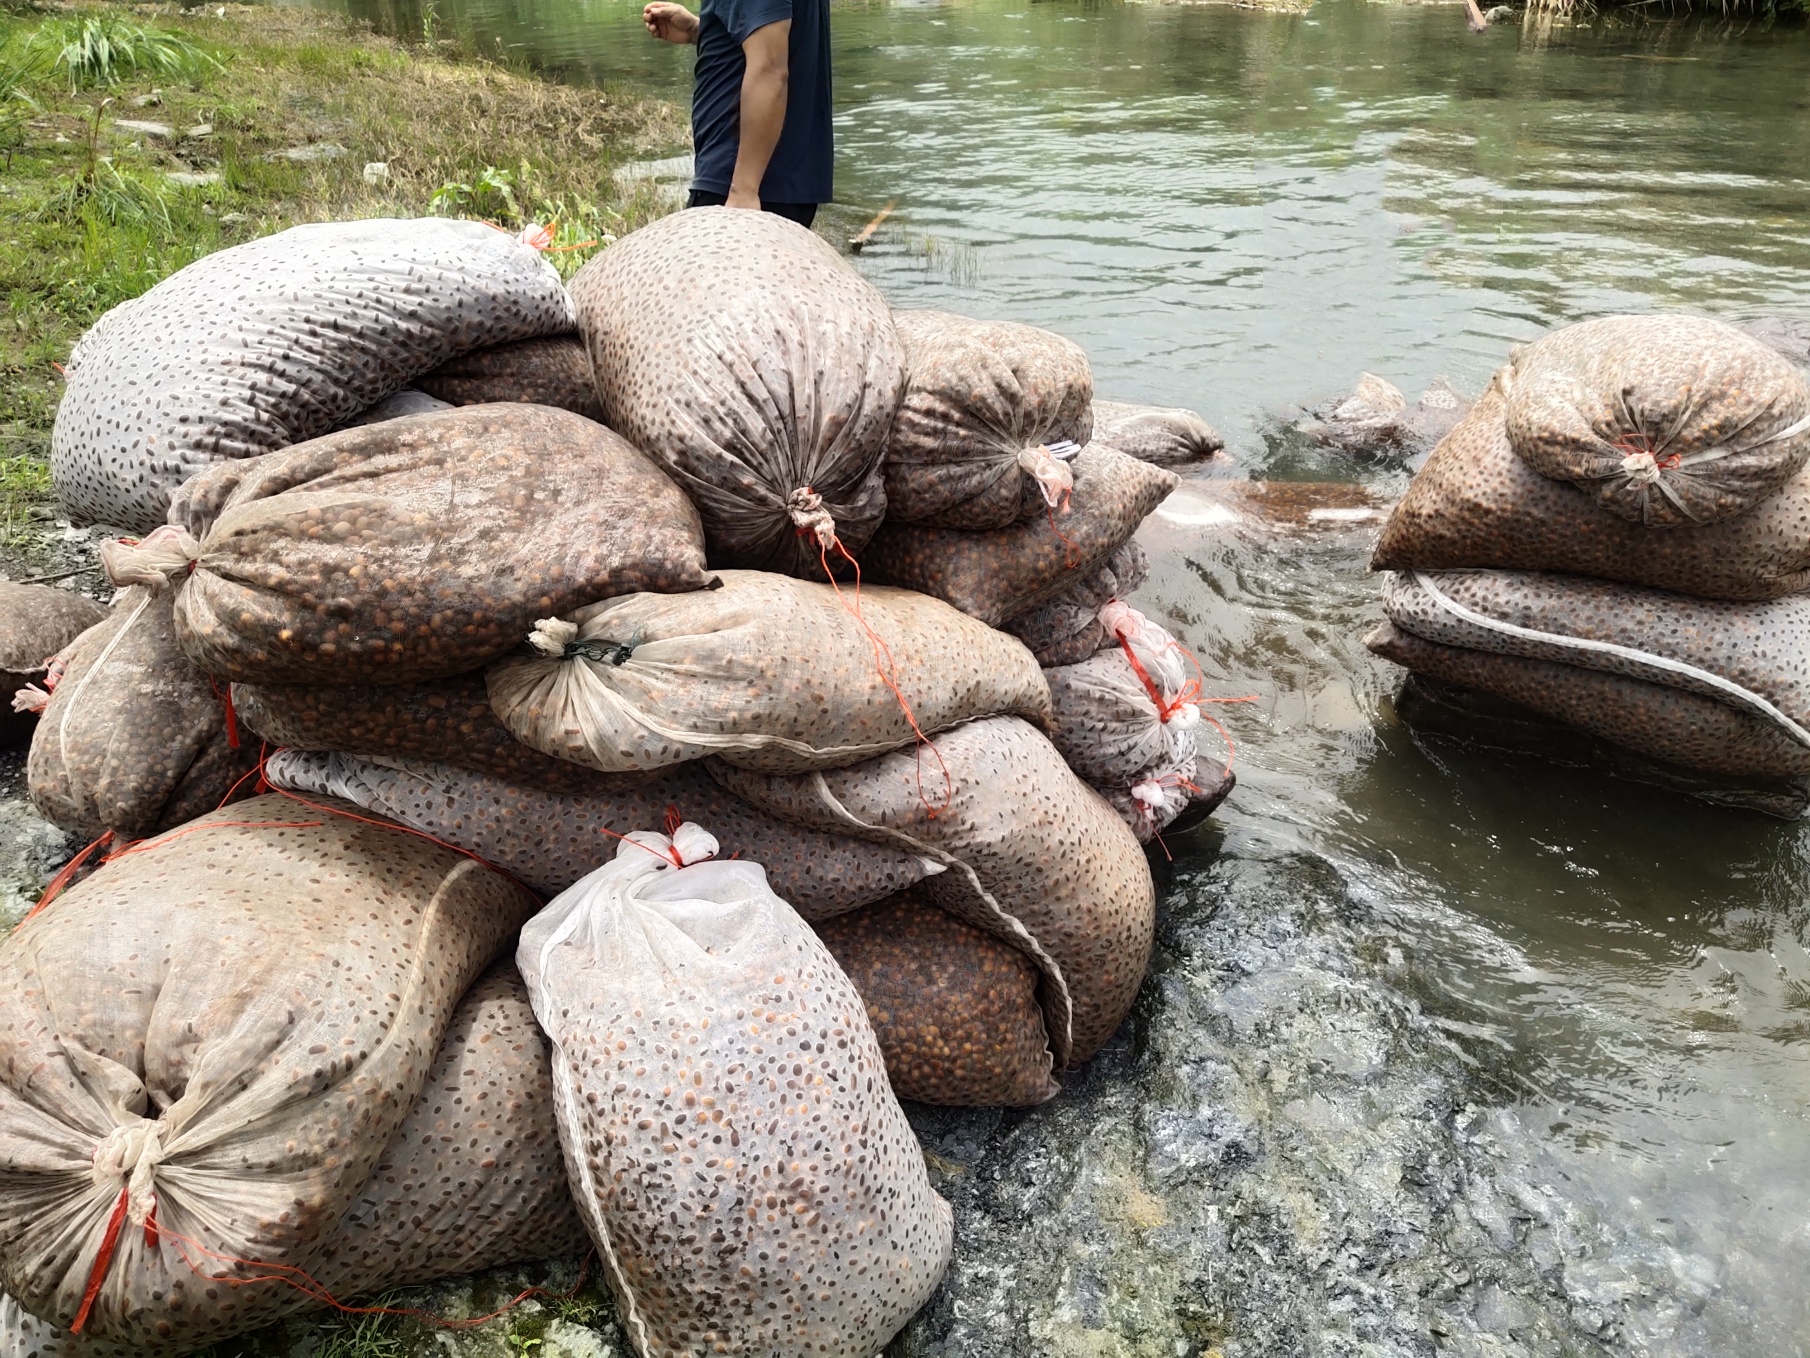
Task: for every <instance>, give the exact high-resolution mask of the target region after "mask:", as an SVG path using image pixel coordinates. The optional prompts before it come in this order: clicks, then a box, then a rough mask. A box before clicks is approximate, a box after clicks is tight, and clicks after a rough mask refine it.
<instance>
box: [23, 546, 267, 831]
mask: <svg viewBox="0 0 1810 1358" xmlns="http://www.w3.org/2000/svg"><path fill="white" fill-rule="evenodd" d="M173 596H174V591H173V590H172V589H171V588H170V587H169V586H168V585H167V584H164V583H163V582H162V581H161V578H159V582H158V584H157V585H156V586H155V587H153V586H150V585H134V586H132V587H130V588H128V589H126V590H124V591H122V592H121V594H120V596H119V598H118V600H117V601H116V602H115V603H114V605H113V612H112V613H111V614H110V615H109V616H108V617H107V618H106V619H105V620H104V621H102V622H100V623H98V624H97V625H95V626H94V627H91V628H89V629H88V630H87V631H86V632H84V633H82V635H81V636H80V637H78V638H77V639H76V641H75V643H74V644H73V645H72V646H71V647H70V648H69V650H68V651H67V652H66V653H65V654H66V663H65V666H64V670H63V675H62V678H61V679H60V680H59V681H58V683H57V686H56V691H55V692H54V693H52V694H51V695H50V701H49V702H48V703H47V704H46V706H45V708H44V713H43V715H42V716H41V717H40V718H39V719H38V729H37V730H36V731H35V732H34V733H33V735H32V741H31V754H30V755H29V756H28V758H27V759H26V765H25V769H26V782H27V785H28V787H29V788H30V792H31V800H32V805H34V806H35V807H37V809H38V814H39V815H41V816H43V817H44V819H45V820H47V821H49V822H50V823H51V824H53V825H55V826H58V827H59V828H61V829H64V830H67V831H68V832H69V833H70V834H72V835H75V836H76V837H77V838H79V839H95V838H98V837H99V836H100V835H101V834H102V833H103V832H105V831H108V830H111V831H112V832H113V833H114V834H115V835H117V836H118V837H119V838H121V839H136V838H138V837H139V836H141V835H148V834H155V833H157V832H158V831H160V830H167V829H169V828H170V827H172V826H176V825H180V824H182V823H183V822H184V821H186V820H190V819H192V818H194V817H195V816H199V815H200V814H201V813H202V812H204V811H212V810H213V809H214V808H215V807H217V806H219V805H220V804H221V802H222V801H224V800H225V798H226V797H227V796H228V795H229V794H230V793H231V792H232V790H233V788H234V786H235V785H236V784H238V783H239V781H240V779H241V778H243V777H244V776H245V775H246V774H247V773H249V772H250V771H251V769H252V768H253V767H254V766H255V765H256V764H257V758H258V749H257V742H256V741H253V740H248V739H245V738H244V736H243V735H242V734H241V733H240V732H238V731H237V730H236V729H229V726H228V720H227V707H226V698H225V694H226V690H225V686H224V685H221V686H218V688H217V687H216V685H215V684H214V682H213V681H212V680H211V679H209V678H208V676H207V675H205V674H203V673H202V672H201V671H200V670H198V669H196V668H195V666H194V664H193V663H191V662H190V660H189V658H188V657H187V656H186V655H184V654H183V653H182V648H181V647H180V646H178V645H177V644H176V628H175V624H174V622H173V621H172V618H171V608H172V606H173V604H174V597H173ZM235 738H236V739H237V740H238V745H237V747H235V746H234V744H233V741H234V739H235Z"/></svg>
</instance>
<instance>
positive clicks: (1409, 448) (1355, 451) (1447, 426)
mask: <svg viewBox="0 0 1810 1358" xmlns="http://www.w3.org/2000/svg"><path fill="white" fill-rule="evenodd" d="M1472 404H1473V402H1472V401H1471V399H1470V398H1467V397H1465V396H1462V395H1460V394H1459V393H1458V392H1457V391H1456V390H1454V389H1453V387H1452V385H1451V383H1450V382H1448V381H1447V380H1446V379H1445V378H1443V377H1436V378H1434V379H1433V382H1432V385H1431V386H1429V387H1428V388H1427V389H1426V390H1425V391H1423V392H1422V393H1421V394H1420V399H1419V400H1417V401H1415V402H1414V403H1413V404H1412V405H1410V404H1409V403H1408V398H1407V397H1406V396H1405V395H1403V394H1402V391H1401V389H1400V388H1399V387H1397V386H1395V385H1394V384H1393V383H1391V382H1388V381H1385V380H1384V379H1383V378H1380V377H1378V376H1376V375H1375V374H1374V373H1364V374H1363V375H1361V376H1360V377H1359V378H1358V381H1357V385H1356V386H1355V387H1354V388H1353V389H1352V390H1351V391H1350V392H1349V393H1348V394H1346V395H1343V396H1339V397H1335V398H1334V399H1333V400H1331V401H1329V402H1327V404H1325V405H1324V406H1321V407H1318V408H1317V409H1315V410H1313V411H1311V412H1310V413H1309V415H1308V418H1306V419H1305V420H1303V421H1301V422H1300V424H1299V426H1298V428H1299V429H1300V431H1301V432H1302V433H1303V434H1305V435H1307V436H1308V437H1309V438H1311V439H1313V440H1314V441H1315V442H1316V443H1319V444H1321V445H1323V446H1325V447H1328V448H1337V449H1340V450H1341V451H1343V452H1347V453H1351V454H1352V455H1354V456H1357V457H1363V458H1376V459H1390V460H1401V461H1408V462H1412V461H1413V460H1415V459H1417V458H1420V457H1424V456H1425V455H1426V454H1427V453H1429V452H1431V451H1432V450H1433V446H1434V445H1435V444H1436V443H1438V442H1439V440H1440V439H1442V438H1444V437H1445V436H1446V435H1447V434H1448V433H1450V432H1451V430H1452V428H1453V426H1455V425H1456V424H1457V423H1458V421H1459V420H1461V419H1463V418H1464V415H1465V412H1466V411H1468V410H1469V409H1470V408H1471V406H1472Z"/></svg>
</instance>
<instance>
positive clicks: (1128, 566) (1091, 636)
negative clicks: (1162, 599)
mask: <svg viewBox="0 0 1810 1358" xmlns="http://www.w3.org/2000/svg"><path fill="white" fill-rule="evenodd" d="M1149 578H1150V558H1149V557H1147V556H1145V555H1144V549H1143V548H1142V547H1140V546H1138V544H1137V542H1136V540H1135V539H1134V540H1133V541H1131V542H1127V543H1126V544H1125V545H1124V546H1123V547H1121V548H1119V550H1118V551H1116V552H1114V553H1113V554H1112V555H1111V556H1110V557H1108V558H1107V560H1106V564H1105V565H1103V566H1101V567H1100V568H1099V569H1098V570H1097V571H1095V572H1094V573H1093V574H1092V575H1090V576H1088V577H1087V579H1085V580H1082V581H1080V582H1078V583H1077V584H1074V585H1072V586H1070V587H1069V588H1068V589H1066V590H1064V591H1063V592H1062V593H1060V594H1058V595H1057V596H1056V597H1055V598H1053V599H1051V600H1050V601H1049V602H1048V603H1046V604H1039V605H1038V606H1037V607H1036V608H1033V609H1032V610H1031V611H1030V612H1028V613H1020V614H1019V615H1018V616H1017V617H1015V618H1013V619H1011V620H1010V621H1009V622H1007V623H1006V624H1005V630H1006V631H1008V632H1010V633H1011V634H1012V635H1013V636H1015V637H1017V638H1018V639H1019V640H1020V641H1022V642H1023V643H1024V644H1025V645H1026V646H1028V647H1029V648H1030V651H1031V654H1032V655H1034V656H1036V657H1037V663H1038V664H1039V665H1042V666H1044V667H1045V668H1046V669H1047V668H1049V667H1050V666H1052V665H1073V664H1075V663H1076V662H1077V661H1081V660H1085V659H1087V657H1088V656H1090V655H1092V654H1093V653H1094V652H1095V651H1098V650H1099V649H1100V648H1101V647H1103V646H1111V645H1113V639H1112V636H1111V634H1110V633H1108V632H1107V630H1106V625H1105V624H1104V623H1102V622H1101V621H1100V609H1101V608H1103V607H1104V606H1105V605H1107V604H1109V603H1111V602H1112V601H1113V600H1114V599H1123V598H1125V597H1126V596H1127V595H1129V594H1130V593H1131V592H1132V591H1133V590H1135V589H1136V588H1137V587H1138V586H1139V585H1141V584H1143V583H1144V581H1145V580H1147V579H1149Z"/></svg>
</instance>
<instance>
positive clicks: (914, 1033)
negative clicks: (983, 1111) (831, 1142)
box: [816, 892, 1057, 1107]
mask: <svg viewBox="0 0 1810 1358" xmlns="http://www.w3.org/2000/svg"><path fill="white" fill-rule="evenodd" d="M816 928H817V934H818V937H820V938H822V939H823V942H824V946H826V947H827V948H828V949H829V950H830V952H831V953H833V954H834V955H835V958H836V961H837V962H839V963H840V964H841V965H842V970H843V971H845V972H847V973H848V978H849V980H851V981H853V982H854V983H855V989H856V990H858V991H860V992H861V999H862V1001H863V1002H864V1003H865V1004H866V1005H867V1017H868V1019H869V1020H870V1021H871V1022H872V1023H873V1025H874V1035H875V1036H876V1037H878V1038H879V1039H880V1050H881V1051H882V1052H884V1053H885V1054H886V1075H887V1078H888V1079H890V1080H891V1081H892V1090H893V1093H895V1094H897V1095H898V1096H899V1097H900V1098H902V1099H917V1100H918V1101H920V1102H922V1103H943V1104H956V1105H970V1106H974V1107H992V1106H995V1105H1001V1106H1005V1107H1019V1106H1023V1105H1027V1104H1033V1103H1042V1102H1043V1101H1044V1100H1045V1099H1047V1098H1050V1097H1051V1096H1053V1095H1054V1094H1055V1093H1056V1092H1057V1085H1056V1082H1055V1080H1054V1079H1052V1078H1051V1076H1050V1061H1051V1056H1050V1044H1049V1037H1048V1035H1047V1034H1046V1033H1045V1032H1044V1028H1043V1011H1042V1010H1041V1009H1039V1008H1038V1007H1037V968H1036V967H1034V966H1032V965H1031V963H1030V960H1029V959H1028V958H1026V957H1025V955H1024V954H1023V953H1021V952H1019V951H1018V949H1016V948H1014V947H1013V946H1012V945H1011V944H1009V943H1003V942H1001V941H1000V940H999V939H997V938H995V937H993V935H991V934H989V933H986V932H984V931H983V930H980V929H976V928H975V927H974V926H973V925H970V924H963V923H962V922H961V921H959V920H957V919H955V918H953V917H951V916H950V915H948V914H947V913H945V912H944V911H942V910H940V909H938V908H937V907H936V906H934V905H931V904H930V903H928V902H927V901H924V900H922V899H921V898H919V897H918V896H916V895H914V894H912V893H910V892H906V893H904V894H902V895H898V896H894V897H892V898H891V899H890V900H886V901H881V902H880V903H879V904H877V905H870V906H868V907H867V908H866V909H863V910H856V911H853V912H851V913H849V914H846V915H840V916H838V917H837V918H835V919H833V920H829V921H827V922H825V923H823V924H819V925H817V926H816Z"/></svg>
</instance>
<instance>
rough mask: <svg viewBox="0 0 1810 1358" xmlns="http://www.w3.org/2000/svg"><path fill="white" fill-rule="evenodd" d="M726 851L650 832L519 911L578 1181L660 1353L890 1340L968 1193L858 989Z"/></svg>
mask: <svg viewBox="0 0 1810 1358" xmlns="http://www.w3.org/2000/svg"><path fill="white" fill-rule="evenodd" d="M717 848H718V845H717V844H716V842H715V841H714V840H712V839H711V837H710V836H709V835H708V834H705V833H704V832H703V831H702V830H700V829H699V828H698V827H697V826H695V825H689V824H687V825H680V826H678V827H676V829H675V831H674V834H673V837H672V838H671V839H668V838H667V837H666V836H665V835H661V834H652V833H647V832H644V831H637V832H636V833H635V835H634V842H632V843H624V844H622V845H621V846H620V847H619V848H618V850H617V855H616V857H615V858H614V859H612V860H611V861H610V862H609V863H607V864H605V865H604V866H603V867H601V868H599V869H598V870H597V871H596V872H594V873H592V874H591V875H590V876H589V877H587V878H585V879H584V880H583V881H582V882H580V883H579V884H578V885H576V886H574V887H573V888H572V889H571V890H569V891H567V892H565V893H563V894H562V895H561V896H560V897H559V898H558V899H557V900H555V901H553V902H552V904H550V905H548V906H547V908H546V909H545V910H543V911H542V912H541V913H540V914H538V915H536V916H535V917H534V919H532V920H530V921H529V922H528V924H527V926H526V927H525V928H523V930H522V940H521V944H520V946H519V947H517V949H516V964H517V965H518V966H520V967H521V969H522V978H523V979H524V980H525V981H526V982H527V983H528V993H529V995H530V996H531V997H532V998H533V1001H534V1013H535V1016H536V1017H537V1018H539V1019H540V1022H541V1026H542V1028H544V1029H545V1030H546V1032H547V1034H548V1036H549V1037H551V1038H552V1040H553V1048H554V1050H553V1087H554V1095H555V1112H556V1116H557V1118H558V1122H559V1135H560V1141H561V1143H562V1144H563V1145H564V1146H565V1150H566V1164H567V1168H568V1171H569V1173H570V1177H571V1181H572V1196H573V1197H574V1198H575V1199H576V1200H577V1202H578V1209H579V1211H580V1212H581V1213H583V1215H584V1218H585V1224H586V1226H587V1227H588V1228H589V1229H590V1233H591V1238H592V1239H593V1240H594V1241H596V1243H597V1248H598V1252H599V1253H600V1254H601V1255H602V1256H603V1259H604V1263H605V1266H606V1268H607V1270H608V1274H609V1279H610V1283H611V1286H612V1287H613V1289H614V1291H615V1293H616V1301H617V1306H618V1309H619V1311H620V1313H621V1319H622V1328H623V1330H624V1332H625V1333H626V1334H627V1335H629V1336H630V1342H631V1343H632V1344H633V1345H634V1346H635V1348H636V1350H637V1352H639V1353H640V1354H642V1355H643V1358H693V1356H694V1355H704V1354H709V1353H733V1354H746V1355H749V1358H753V1355H766V1354H813V1355H817V1356H818V1358H871V1355H873V1354H875V1353H878V1352H879V1351H880V1350H881V1349H882V1348H884V1347H885V1346H886V1343H887V1341H888V1340H889V1339H891V1338H892V1336H893V1335H894V1334H895V1333H896V1332H897V1331H898V1330H899V1328H900V1327H901V1326H902V1325H904V1323H905V1322H906V1321H907V1320H909V1319H910V1318H911V1315H912V1313H913V1312H914V1311H916V1310H917V1309H918V1308H919V1307H920V1306H922V1305H923V1304H924V1303H925V1302H926V1301H927V1300H928V1299H929V1297H930V1294H931V1293H932V1292H933V1291H935V1289H936V1285H937V1283H938V1282H939V1281H940V1280H941V1279H942V1276H943V1270H944V1269H945V1268H946V1267H947V1266H948V1262H949V1248H950V1243H951V1242H950V1236H951V1220H950V1212H949V1204H948V1203H946V1202H944V1201H943V1200H942V1199H941V1198H940V1197H938V1196H937V1195H936V1192H935V1191H934V1190H933V1189H932V1188H931V1187H930V1180H929V1176H928V1174H927V1173H926V1172H925V1167H924V1154H923V1151H922V1150H920V1149H919V1147H918V1142H917V1138H916V1137H915V1136H914V1135H913V1134H912V1130H911V1124H910V1123H908V1122H907V1121H906V1120H905V1113H904V1110H903V1109H901V1108H900V1107H899V1101H898V1099H897V1098H895V1097H894V1095H893V1092H892V1090H891V1088H890V1087H889V1086H888V1085H887V1082H886V1067H885V1059H884V1057H883V1056H882V1055H881V1053H880V1044H879V1043H878V1042H877V1041H875V1040H874V1031H873V1028H872V1026H871V1025H870V1024H869V1023H868V1020H867V1012H866V1009H865V1007H864V1006H863V1005H862V1003H861V996H860V995H859V994H857V993H856V991H855V988H854V986H852V985H851V984H850V983H849V979H848V977H847V976H845V975H844V974H843V972H842V969H841V968H840V967H838V966H837V965H836V959H835V958H833V957H832V956H830V954H829V951H828V950H827V949H826V948H825V947H824V946H823V944H822V942H820V941H819V940H818V938H817V937H816V935H814V934H813V933H812V932H811V929H810V926H809V925H807V924H806V923H805V922H804V921H803V920H802V919H800V918H799V917H798V914H797V912H796V911H794V910H793V909H792V908H791V907H790V906H788V905H787V904H786V903H785V902H784V901H783V900H781V899H780V898H779V897H778V896H776V895H775V894H774V893H773V890H772V887H771V886H770V885H769V883H768V881H767V878H766V874H765V873H763V872H762V871H761V868H760V865H759V864H756V863H750V862H747V861H734V862H729V861H714V862H712V861H699V860H700V859H708V858H709V857H710V855H712V854H714V853H715V852H716V851H717Z"/></svg>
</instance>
